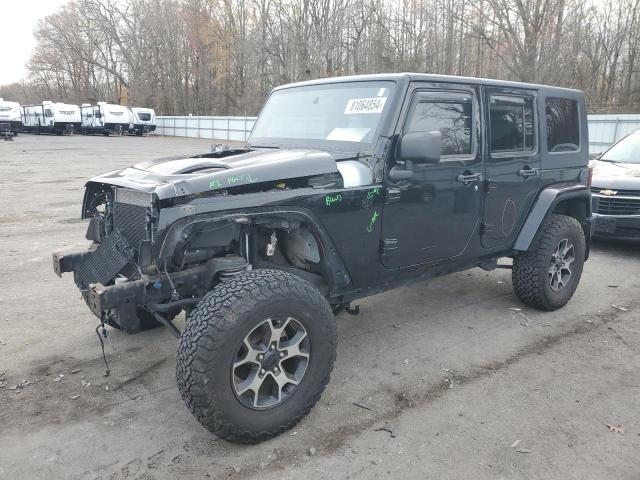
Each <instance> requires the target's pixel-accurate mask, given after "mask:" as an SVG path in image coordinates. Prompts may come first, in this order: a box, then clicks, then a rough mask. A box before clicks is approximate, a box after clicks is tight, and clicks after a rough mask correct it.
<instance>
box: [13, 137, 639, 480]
mask: <svg viewBox="0 0 640 480" xmlns="http://www.w3.org/2000/svg"><path fill="white" fill-rule="evenodd" d="M208 145H209V142H207V141H204V140H195V139H177V138H164V137H145V138H137V137H109V138H104V137H80V136H75V137H56V136H28V135H24V136H22V135H21V136H19V137H18V138H16V140H15V141H14V142H0V165H1V167H0V205H1V206H2V209H1V210H0V262H1V264H2V266H3V275H2V277H0V292H2V294H1V295H0V372H2V376H0V385H2V388H0V405H1V407H0V478H7V479H8V478H25V479H32V478H33V479H38V478H43V479H44V478H47V479H49V478H65V479H72V478H79V479H80V478H82V479H84V478H96V479H98V478H100V479H125V478H141V479H160V478H184V479H199V478H260V479H263V480H264V479H270V478H274V479H280V478H323V479H324V478H327V476H331V477H332V478H378V477H385V478H388V477H390V476H391V477H394V478H416V479H418V478H419V479H425V478H429V479H431V478H433V479H439V480H440V479H456V480H457V479H470V480H471V479H473V480H476V479H532V478H536V479H538V478H540V479H542V478H544V479H561V480H566V479H573V478H575V479H580V480H585V479H598V480H602V479H608V478H612V479H613V478H615V479H636V480H637V479H638V478H640V458H639V457H638V451H640V411H639V409H638V406H639V405H640V368H639V367H640V329H639V324H640V248H639V247H638V246H637V245H636V246H634V245H625V244H616V243H595V244H594V246H593V253H592V258H591V260H590V261H589V262H588V263H587V265H586V267H585V270H584V275H583V279H582V282H581V285H580V287H579V289H578V291H577V293H576V295H575V296H574V298H573V300H572V301H571V302H570V304H569V305H568V306H566V307H565V308H563V309H561V310H560V311H557V312H553V313H542V312H537V311H533V310H530V309H528V308H525V307H524V306H523V305H522V304H520V303H519V302H518V301H517V299H516V298H515V297H514V295H513V293H512V291H511V281H510V275H509V271H507V270H497V271H493V272H485V271H482V270H471V271H469V272H463V273H458V274H454V275H450V276H448V277H443V278H439V279H436V280H433V281H430V282H429V283H425V282H422V283H417V284H415V285H412V286H410V287H402V288H399V289H397V290H394V291H391V292H386V293H383V294H379V295H376V296H374V297H370V298H368V299H366V300H363V301H362V302H361V314H360V315H359V316H356V317H353V316H348V315H341V316H340V317H339V322H338V323H339V335H340V344H339V348H338V360H337V362H336V367H335V370H334V373H333V376H332V380H331V382H330V384H329V387H328V388H327V390H326V391H325V393H324V395H323V397H322V399H321V401H320V402H319V403H318V405H317V406H316V407H315V408H314V410H313V411H312V412H311V414H310V415H309V416H308V417H307V418H306V419H304V420H303V421H302V422H301V423H300V424H299V425H298V426H297V427H296V429H295V430H293V431H292V432H290V433H287V434H284V435H282V436H281V437H279V438H277V439H274V440H272V441H269V442H265V443H263V444H260V445H257V446H251V447H246V446H236V445H232V444H229V443H226V442H224V441H220V440H218V439H217V438H215V437H214V436H212V435H211V434H209V433H208V432H207V431H205V430H204V429H203V428H202V427H201V426H200V425H199V424H198V423H197V422H196V421H195V420H194V419H193V418H192V417H191V415H190V414H189V412H188V411H187V410H186V408H185V407H184V406H183V404H182V401H181V399H180V397H179V394H178V392H177V389H176V385H175V373H174V361H175V350H176V340H175V338H174V337H172V336H171V335H170V333H169V332H168V331H166V330H165V329H156V330H153V331H150V332H145V333H142V334H139V335H126V334H123V333H120V332H117V331H114V332H113V336H112V344H111V345H108V346H107V355H108V358H109V360H110V366H111V376H109V377H108V378H105V377H104V375H103V372H104V365H103V363H102V358H101V353H100V348H99V344H98V340H97V338H96V335H95V332H94V328H95V325H96V320H95V318H94V317H93V315H92V314H91V313H90V312H89V310H88V309H87V308H86V307H85V305H84V304H83V302H82V301H81V299H80V298H79V294H78V292H77V290H76V288H75V286H74V285H73V282H72V279H71V277H70V276H68V275H67V276H64V277H63V279H58V278H57V277H56V276H55V275H54V274H53V272H52V269H51V259H50V254H51V252H52V251H55V250H58V249H67V248H76V247H81V248H82V247H83V246H84V245H85V244H86V241H85V240H84V237H83V235H84V230H85V228H86V226H85V224H84V222H82V221H80V220H79V219H78V215H79V212H80V207H81V201H82V186H83V183H84V181H85V179H86V178H87V177H89V176H91V175H94V174H97V173H100V172H103V171H108V170H112V169H116V168H120V167H124V166H126V165H129V164H131V163H135V162H136V161H139V160H143V159H148V158H153V157H159V156H168V155H173V154H176V153H184V152H197V151H202V150H203V149H207V148H208ZM612 305H615V306H617V307H622V308H615V307H612ZM516 309H521V310H516ZM182 322H183V319H182V318H179V319H178V322H177V323H178V325H179V326H180V325H181V324H182ZM5 384H6V385H5ZM17 385H19V387H18V388H17V389H15V390H14V388H15V387H16V386H17ZM607 425H611V426H612V427H616V428H617V427H618V426H619V425H620V426H621V430H622V432H623V433H617V432H615V431H610V429H609V428H608V427H607Z"/></svg>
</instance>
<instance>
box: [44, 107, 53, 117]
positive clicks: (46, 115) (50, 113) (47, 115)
mask: <svg viewBox="0 0 640 480" xmlns="http://www.w3.org/2000/svg"><path fill="white" fill-rule="evenodd" d="M44 116H45V117H53V112H52V111H51V110H50V109H48V108H47V109H46V110H45V111H44Z"/></svg>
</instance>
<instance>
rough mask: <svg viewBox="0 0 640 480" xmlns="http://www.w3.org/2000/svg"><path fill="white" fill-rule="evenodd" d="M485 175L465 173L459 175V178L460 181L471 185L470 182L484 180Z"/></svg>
mask: <svg viewBox="0 0 640 480" xmlns="http://www.w3.org/2000/svg"><path fill="white" fill-rule="evenodd" d="M483 178H484V176H483V175H482V174H481V173H480V172H477V173H467V172H465V173H463V174H461V175H458V178H457V180H458V181H459V182H460V183H463V184H464V185H469V184H470V183H473V182H481V181H482V180H483Z"/></svg>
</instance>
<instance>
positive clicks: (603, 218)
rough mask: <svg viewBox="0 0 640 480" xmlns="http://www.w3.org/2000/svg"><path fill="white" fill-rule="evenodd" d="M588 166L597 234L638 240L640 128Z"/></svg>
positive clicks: (639, 238) (639, 226)
mask: <svg viewBox="0 0 640 480" xmlns="http://www.w3.org/2000/svg"><path fill="white" fill-rule="evenodd" d="M590 166H591V167H592V168H593V180H592V188H591V191H592V202H593V216H594V218H595V224H596V227H595V234H596V236H598V237H607V238H619V239H626V240H638V241H640V130H636V131H635V132H633V133H631V134H629V135H627V136H626V137H624V138H623V139H622V140H620V141H619V142H618V143H616V144H615V145H614V146H613V147H611V148H610V149H609V150H607V151H606V152H604V153H603V154H602V155H601V156H600V157H599V158H597V159H596V160H592V161H591V163H590Z"/></svg>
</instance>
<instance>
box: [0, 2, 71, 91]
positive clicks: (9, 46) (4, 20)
mask: <svg viewBox="0 0 640 480" xmlns="http://www.w3.org/2000/svg"><path fill="white" fill-rule="evenodd" d="M68 1H69V0H0V45H2V47H1V48H2V50H1V53H0V85H6V84H7V83H13V82H16V81H18V80H21V79H22V78H24V77H25V76H26V74H27V72H26V70H25V66H24V65H25V63H27V61H28V60H29V57H30V56H31V52H32V51H33V49H34V47H35V44H36V41H35V39H34V38H33V29H34V28H35V27H36V24H37V23H38V20H39V19H40V18H44V17H46V16H47V15H50V14H51V13H53V12H55V11H56V10H57V9H58V8H59V7H60V6H61V5H64V4H65V3H67V2H68Z"/></svg>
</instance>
